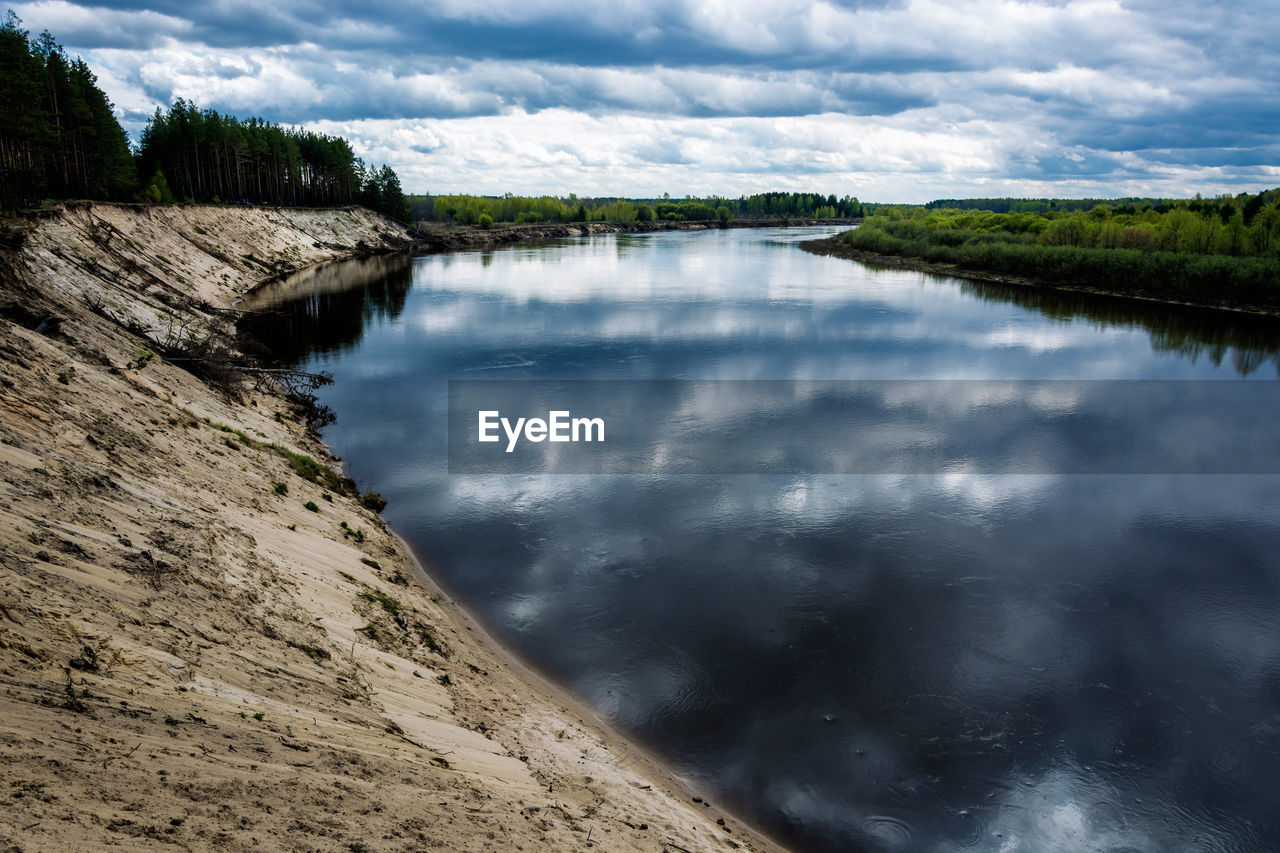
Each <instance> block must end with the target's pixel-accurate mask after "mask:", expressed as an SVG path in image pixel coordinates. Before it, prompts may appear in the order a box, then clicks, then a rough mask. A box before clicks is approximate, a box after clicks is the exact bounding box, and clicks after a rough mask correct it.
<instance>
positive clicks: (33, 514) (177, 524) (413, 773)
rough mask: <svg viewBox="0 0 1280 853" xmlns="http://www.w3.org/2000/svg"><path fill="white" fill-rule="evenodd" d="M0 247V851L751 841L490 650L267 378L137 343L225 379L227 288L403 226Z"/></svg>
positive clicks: (31, 228) (71, 216)
mask: <svg viewBox="0 0 1280 853" xmlns="http://www.w3.org/2000/svg"><path fill="white" fill-rule="evenodd" d="M579 233H581V232H579ZM4 237H5V239H4V241H3V242H4V254H3V262H2V263H0V318H3V319H0V325H3V327H4V334H3V335H0V550H2V551H3V553H4V560H3V565H2V566H0V714H3V716H4V719H5V722H6V725H5V727H4V731H3V732H0V745H2V747H0V764H3V767H4V773H3V775H4V780H5V782H6V785H5V786H4V787H3V788H0V803H3V804H4V806H5V808H4V810H3V813H2V814H0V842H2V843H0V847H4V848H5V849H18V850H64V849H82V850H87V849H99V848H105V847H111V846H117V847H118V846H125V847H128V848H129V849H152V848H161V847H173V846H178V847H181V848H185V849H212V848H215V847H216V848H217V849H220V850H223V849H226V850H251V849H254V850H256V849H298V850H302V849H307V850H417V849H422V848H424V847H440V848H443V849H450V850H488V849H517V850H519V849H524V850H565V849H578V848H583V847H587V846H590V847H594V848H598V849H602V850H653V851H660V850H730V849H740V850H755V851H770V850H774V849H776V848H775V847H774V846H773V845H772V844H770V842H768V841H767V840H765V839H763V838H761V837H759V836H757V835H755V834H753V833H752V832H751V831H750V830H749V828H747V827H745V826H743V825H742V824H741V823H740V822H739V821H738V820H737V819H736V818H734V817H733V816H732V815H730V814H728V813H726V812H724V811H722V810H719V809H718V808H713V807H712V806H710V805H708V804H707V803H705V802H701V801H699V800H695V799H694V796H693V794H692V793H691V792H689V791H687V790H686V789H685V788H684V787H683V786H682V785H681V784H680V782H679V780H677V779H675V778H673V777H672V776H671V775H670V774H669V773H667V772H666V771H665V770H663V769H662V768H661V767H660V766H658V765H657V764H656V763H655V762H653V761H652V760H650V759H649V758H648V757H647V756H646V755H645V754H644V753H643V752H642V751H640V750H638V749H636V748H634V747H631V746H630V745H628V744H627V743H625V742H624V741H623V740H622V739H620V738H618V737H617V736H615V735H614V734H613V733H611V732H610V731H609V730H608V728H607V727H606V726H604V725H603V724H602V723H601V722H600V721H599V720H597V719H595V717H594V716H593V715H592V714H591V713H590V712H589V711H588V710H587V709H586V708H584V707H582V706H581V705H579V704H578V703H576V702H575V701H573V700H572V699H570V698H569V697H567V696H564V695H563V694H561V693H560V692H559V691H558V690H556V689H555V688H554V687H552V686H551V685H548V684H546V683H545V682H544V681H542V680H541V679H540V678H538V677H537V675H536V674H534V673H531V672H529V671H528V670H526V669H525V668H524V667H523V666H522V665H521V664H520V663H519V662H518V661H516V660H515V659H514V658H512V657H511V656H510V655H508V654H506V653H505V652H504V651H503V650H501V649H500V648H498V647H496V645H494V644H492V643H491V641H489V640H487V638H485V637H484V636H483V631H482V630H481V629H480V628H479V627H478V626H477V625H475V624H473V623H471V622H470V621H469V620H468V619H467V618H466V616H465V614H464V613H462V611H461V610H460V609H458V608H457V607H456V606H455V605H454V604H453V602H451V601H450V600H449V599H448V598H447V597H446V596H444V595H443V594H442V593H441V592H440V591H439V590H438V589H436V588H434V587H433V586H432V585H431V584H430V579H429V578H428V577H426V575H425V573H423V572H421V571H420V570H419V568H418V567H417V564H416V562H415V560H414V558H413V555H412V554H411V553H410V552H409V551H408V549H407V548H406V547H405V545H404V544H403V543H402V542H401V541H400V540H399V538H398V537H396V536H395V535H394V533H393V532H392V531H390V530H389V529H388V528H387V527H386V526H385V525H384V524H383V523H382V521H381V519H380V518H379V516H378V515H377V513H376V512H375V511H374V509H372V508H371V507H376V500H375V499H373V498H370V497H368V496H361V495H360V494H359V493H358V492H357V491H356V490H355V489H354V488H352V486H351V484H350V483H349V482H347V481H344V480H343V478H342V476H341V469H340V462H339V461H338V460H337V459H335V458H333V457H332V456H330V455H329V454H328V452H327V450H326V449H325V447H324V446H323V445H322V444H321V443H320V442H319V441H318V440H316V439H315V438H314V436H313V435H311V434H310V433H308V431H307V430H306V429H305V427H304V425H303V423H302V422H303V420H304V419H305V417H306V411H305V409H304V408H303V407H299V406H296V405H293V404H291V403H289V402H288V401H286V400H284V399H283V398H282V397H281V396H280V395H279V394H278V393H274V392H272V391H271V389H269V388H268V387H266V383H268V382H270V381H272V380H271V377H270V376H264V375H260V374H258V375H253V376H252V379H253V380H254V382H257V383H258V387H257V388H254V387H252V383H249V382H245V381H240V380H235V381H231V380H228V378H227V377H228V374H227V369H225V366H224V369H221V370H215V369H203V370H201V371H197V372H200V373H201V375H200V376H197V375H195V373H193V372H191V371H190V370H187V369H183V367H182V364H184V363H183V362H179V361H177V360H176V359H175V360H173V361H166V360H165V359H164V358H162V357H160V356H162V355H165V354H171V353H172V352H174V351H178V350H181V351H187V352H191V353H193V355H192V356H191V357H192V358H203V359H205V364H206V368H207V366H208V365H215V364H221V362H220V361H219V359H222V360H223V361H225V357H226V353H227V352H228V351H229V350H227V349H225V347H234V346H235V345H237V342H235V341H233V340H231V339H230V338H229V337H227V335H228V333H229V325H228V322H229V321H228V319H227V313H228V312H227V310H226V309H228V308H229V307H230V306H231V304H232V302H233V300H234V299H235V298H237V297H238V296H239V295H240V294H243V293H245V292H247V291H248V290H250V289H252V288H253V287H255V286H258V285H259V284H261V283H262V282H264V281H266V280H270V279H273V278H278V277H280V276H283V275H286V274H288V273H290V272H292V271H296V270H299V269H303V268H305V267H308V266H313V265H316V264H321V263H324V262H326V261H329V260H335V259H339V258H344V257H352V256H358V255H361V254H374V253H382V252H391V251H400V250H405V249H408V248H411V246H412V244H413V240H414V238H413V235H410V234H409V233H408V232H407V231H406V230H405V229H403V228H401V227H400V226H398V225H396V224H395V223H394V222H392V221H390V220H387V219H385V218H382V217H380V216H378V215H376V214H372V213H370V212H368V211H363V210H359V209H352V210H328V211H316V210H280V209H270V208H233V207H202V206H165V207H144V206H121V205H103V204H92V205H90V204H72V205H61V206H58V207H56V208H53V209H50V210H47V211H43V212H41V213H39V214H35V215H33V216H32V217H30V218H29V219H28V220H27V221H25V222H22V223H18V224H15V225H11V226H9V227H8V228H7V230H6V232H5V235H4ZM521 239H525V238H521ZM532 239H537V238H532ZM170 357H171V358H172V356H170ZM185 364H186V366H187V367H196V366H197V365H195V364H193V363H190V362H187V363H185ZM237 386H238V387H237Z"/></svg>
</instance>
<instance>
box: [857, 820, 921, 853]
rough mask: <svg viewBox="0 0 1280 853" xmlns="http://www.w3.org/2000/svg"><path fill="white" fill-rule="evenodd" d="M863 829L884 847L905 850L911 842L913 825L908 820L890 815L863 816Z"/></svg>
mask: <svg viewBox="0 0 1280 853" xmlns="http://www.w3.org/2000/svg"><path fill="white" fill-rule="evenodd" d="M862 831H863V832H864V833H865V834H866V835H867V836H868V838H869V839H870V840H872V841H874V842H876V843H877V844H878V845H880V846H881V847H882V849H888V850H905V849H907V845H909V844H910V843H911V826H910V825H909V824H908V823H907V822H906V821H902V820H899V819H898V818H896V817H889V816H888V815H871V816H870V817H866V818H863V820H862Z"/></svg>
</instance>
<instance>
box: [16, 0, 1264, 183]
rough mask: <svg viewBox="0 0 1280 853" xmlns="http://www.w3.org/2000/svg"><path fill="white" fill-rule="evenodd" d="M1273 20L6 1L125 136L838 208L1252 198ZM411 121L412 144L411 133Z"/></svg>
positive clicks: (985, 1) (1031, 2)
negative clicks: (179, 109) (163, 115)
mask: <svg viewBox="0 0 1280 853" xmlns="http://www.w3.org/2000/svg"><path fill="white" fill-rule="evenodd" d="M1266 5H1267V4H1265V3H1261V2H1245V3H1240V4H1235V5H1233V6H1232V7H1230V8H1229V9H1219V8H1211V9H1206V8H1205V7H1203V6H1202V5H1198V4H1191V3H1189V2H1184V0H1174V2H1171V3H1160V4H1156V3H1153V2H1148V0H1132V2H1123V3H1122V2H1119V0H1065V2H1047V1H1046V0H961V2H942V0H885V2H838V3H837V2H812V1H811V0H774V2H769V3H764V2H756V0H733V2H730V0H715V2H699V3H694V2H683V0H643V2H641V0H618V2H614V3H609V4H599V5H588V6H582V5H581V4H578V3H570V2H561V0H554V2H546V3H538V4H530V3H527V2H515V0H501V1H500V2H489V3H485V4H475V3H464V2H461V0H457V2H454V0H450V1H449V2H441V3H437V2H432V3H428V2H426V0H409V2H394V3H393V2H390V0H370V2H368V3H365V4H361V5H360V6H359V7H356V6H353V5H351V4H345V3H336V2H324V0H281V2H277V3H273V4H271V5H270V6H267V7H262V6H260V5H253V4H249V3H247V2H246V0H213V1H212V2H208V3H201V4H188V3H179V2H170V0H151V2H142V0H107V1H106V2H97V3H92V4H89V3H86V4H80V3H72V2H68V0H37V2H31V3H24V4H18V5H17V6H16V7H15V9H16V11H17V12H18V14H19V15H20V16H21V17H22V18H24V20H25V22H26V23H25V25H26V26H28V27H29V28H31V29H33V30H39V29H42V28H45V27H47V28H49V29H50V30H51V31H53V32H54V33H55V35H57V37H58V38H59V39H60V40H61V41H62V42H63V44H65V45H66V46H67V47H68V49H69V50H71V51H72V52H79V53H82V54H84V55H85V57H86V59H88V60H89V61H90V63H91V64H93V66H94V67H95V69H99V75H100V77H101V79H102V80H103V83H104V85H105V86H109V88H108V95H109V96H110V97H111V98H112V99H113V100H114V101H115V102H116V103H117V104H118V105H119V107H120V109H121V112H122V115H123V118H124V120H125V123H126V126H127V129H128V130H129V131H130V132H131V134H132V135H133V136H134V138H137V136H138V133H139V132H140V130H141V128H142V125H143V123H144V122H145V117H146V116H147V115H148V114H149V113H150V112H151V111H152V110H154V108H155V107H156V106H160V105H165V104H168V103H170V102H172V100H173V99H175V98H177V97H184V98H188V99H190V100H192V101H194V102H196V103H197V104H199V105H201V106H205V107H210V108H214V109H218V110H219V111H223V112H229V113H232V114H236V115H262V116H264V117H266V118H268V119H271V120H274V121H279V122H282V123H288V124H305V125H308V126H315V127H328V128H344V129H345V130H346V131H347V132H350V133H352V134H353V135H355V136H357V137H358V141H359V146H358V147H360V149H361V151H362V153H367V154H369V155H372V156H377V157H378V158H379V161H381V160H383V159H385V160H386V161H387V162H390V163H391V164H392V165H393V166H395V167H396V168H397V170H399V171H401V172H402V173H405V174H407V175H408V176H409V177H410V178H411V180H408V181H406V186H407V187H409V188H410V189H413V190H442V189H446V188H448V189H457V190H461V189H471V190H473V191H490V192H497V191H506V190H510V191H513V192H523V191H540V192H560V193H562V192H569V191H578V192H584V193H604V192H608V191H609V188H610V187H627V188H630V190H629V191H637V192H639V191H642V190H643V189H644V188H649V190H650V191H651V190H652V189H653V188H654V187H655V185H657V184H659V183H661V184H666V185H667V186H668V187H669V188H670V189H671V190H672V191H674V192H678V193H680V194H683V193H684V192H702V191H716V192H723V193H736V192H740V191H753V190H756V189H789V188H795V187H800V186H803V187H805V188H813V187H814V184H813V182H814V181H821V182H822V184H821V186H819V187H816V188H818V189H823V190H828V191H833V192H836V193H837V194H844V193H845V192H850V193H854V194H859V193H862V194H866V193H874V194H875V195H874V196H870V195H863V197H868V198H871V197H874V198H878V199H881V200H903V201H923V200H927V199H929V198H934V197H939V196H956V195H965V194H969V195H972V194H975V193H976V194H993V193H1020V192H1023V191H1030V192H1035V193H1036V194H1038V195H1070V194H1076V193H1081V192H1087V193H1089V194H1094V195H1115V194H1122V193H1129V192H1135V193H1137V192H1157V193H1158V194H1184V193H1187V194H1189V193H1192V192H1196V191H1199V192H1206V193H1212V192H1219V191H1230V190H1235V189H1238V188H1248V189H1258V188H1259V186H1260V184H1259V182H1261V183H1262V184H1266V183H1267V182H1268V181H1271V180H1273V179H1274V175H1275V168H1274V167H1275V166H1276V164H1277V162H1278V158H1277V157H1276V150H1277V146H1276V145H1275V143H1274V141H1273V140H1274V139H1275V138H1276V132H1277V130H1280V118H1277V117H1278V116H1280V85H1277V83H1280V58H1278V57H1277V55H1276V54H1275V52H1274V51H1273V50H1271V48H1270V45H1272V44H1273V43H1274V40H1275V37H1276V36H1277V35H1278V34H1280V24H1277V23H1276V21H1275V19H1274V16H1273V15H1270V14H1268V12H1267V9H1266ZM420 127H427V128H430V136H431V140H430V141H425V142H424V141H421V140H419V139H417V138H416V137H413V136H412V134H411V133H409V132H408V131H407V130H406V129H407V128H420ZM375 152H376V154H375ZM673 164H674V165H675V166H677V167H678V168H676V169H674V170H673V169H669V168H664V167H669V166H671V165H673ZM677 181H687V182H688V183H683V184H680V185H679V186H671V185H672V184H674V183H676V182H677ZM464 182H465V183H464ZM881 193H883V195H881Z"/></svg>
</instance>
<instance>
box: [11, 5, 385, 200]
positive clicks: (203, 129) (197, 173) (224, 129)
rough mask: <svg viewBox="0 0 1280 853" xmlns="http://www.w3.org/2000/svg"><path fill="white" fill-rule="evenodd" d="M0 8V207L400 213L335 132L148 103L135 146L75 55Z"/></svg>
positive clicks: (376, 174) (381, 171) (378, 178)
mask: <svg viewBox="0 0 1280 853" xmlns="http://www.w3.org/2000/svg"><path fill="white" fill-rule="evenodd" d="M20 25H21V21H20V20H19V19H18V17H17V16H16V15H15V14H14V13H13V12H12V11H9V12H8V14H7V15H6V17H5V20H4V23H3V25H0V172H2V173H3V174H2V176H0V177H2V180H0V205H3V207H4V208H5V209H13V208H18V207H28V206H32V205H37V204H39V203H40V202H42V201H44V200H46V199H64V198H83V199H99V200H108V201H134V200H136V201H149V202H153V203H163V202H174V201H192V202H205V203H215V204H216V203H220V202H240V203H256V204H275V205H306V206H334V205H347V204H361V205H364V206H365V207H369V208H371V209H373V210H378V211H381V212H382V213H385V214H387V215H389V216H392V217H394V218H396V219H400V220H403V221H408V219H409V208H408V204H407V201H406V199H405V195H404V192H403V190H402V188H401V186H400V179H399V177H398V176H397V175H396V173H395V171H394V170H392V169H391V167H389V166H382V167H373V166H366V165H365V164H364V162H363V161H362V160H360V158H358V157H356V156H355V154H354V152H353V151H352V150H351V145H350V143H348V142H347V141H346V140H345V139H342V138H340V137H336V136H328V135H325V134H318V133H312V132H310V131H305V130H298V129H294V128H282V127H280V126H279V125H276V124H273V123H270V122H267V121H265V120H264V119H261V118H250V119H246V120H241V119H237V118H235V117H234V116H229V115H221V114H219V113H217V112H216V111H214V110H201V109H199V108H198V107H196V106H195V105H194V104H192V103H190V102H189V101H185V100H182V99H179V100H178V101H177V102H175V103H174V104H173V106H171V107H170V108H169V109H167V110H160V109H157V110H156V112H155V114H154V115H152V116H151V117H150V119H149V120H148V121H147V126H146V128H145V129H144V130H143V132H142V139H141V140H140V142H139V145H138V147H137V149H136V150H131V149H130V146H129V140H128V137H127V135H126V134H125V132H124V130H123V129H122V128H121V127H120V123H119V122H118V121H117V120H116V118H115V115H114V113H113V111H112V106H111V102H110V101H109V100H108V99H107V97H106V95H105V94H104V93H103V92H102V90H101V89H99V88H98V85H97V78H96V77H95V76H94V74H93V72H92V71H91V70H90V69H89V67H88V65H87V64H86V63H85V62H84V60H83V59H81V58H79V57H76V58H75V59H69V58H68V57H67V55H66V52H65V51H64V50H63V48H62V47H61V46H60V45H59V44H58V43H57V41H56V40H55V39H54V37H53V36H52V35H51V34H50V33H49V32H48V31H45V32H43V33H41V34H40V35H39V36H38V37H37V38H35V39H34V40H33V39H32V38H31V37H30V35H29V34H28V33H27V31H26V30H23V29H22V28H21V26H20Z"/></svg>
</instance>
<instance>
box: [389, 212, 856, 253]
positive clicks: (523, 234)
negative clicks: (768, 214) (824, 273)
mask: <svg viewBox="0 0 1280 853" xmlns="http://www.w3.org/2000/svg"><path fill="white" fill-rule="evenodd" d="M859 221H860V220H856V219H731V220H729V221H728V222H726V223H724V224H721V223H719V222H679V221H658V222H630V223H620V222H555V223H537V224H522V225H512V224H505V223H504V224H500V225H495V226H493V227H492V228H474V227H466V226H452V225H426V226H423V227H420V228H418V229H415V230H414V232H413V234H414V237H415V239H416V242H417V245H416V246H415V251H417V252H419V253H421V254H432V253H435V252H452V251H457V250H460V249H486V248H496V247H499V246H507V245H511V244H512V243H526V242H535V241H539V240H558V239H562V238H566V237H589V236H591V235H593V234H651V233H655V232H659V231H708V230H714V229H718V228H789V227H796V228H798V227H802V226H812V225H855V224H857V223H858V222H859Z"/></svg>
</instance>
